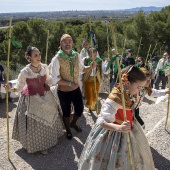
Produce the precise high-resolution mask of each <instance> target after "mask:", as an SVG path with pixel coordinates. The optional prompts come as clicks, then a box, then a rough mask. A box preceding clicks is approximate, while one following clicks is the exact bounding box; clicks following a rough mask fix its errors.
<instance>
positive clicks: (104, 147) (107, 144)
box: [78, 65, 155, 170]
mask: <svg viewBox="0 0 170 170" xmlns="http://www.w3.org/2000/svg"><path fill="white" fill-rule="evenodd" d="M122 73H123V75H122V79H123V83H124V89H125V91H124V96H125V106H126V114H127V119H128V120H127V121H126V120H124V116H123V109H122V98H121V89H120V87H119V86H115V87H114V88H113V89H112V91H111V93H110V94H109V97H108V98H107V99H106V101H105V104H103V106H102V109H101V117H99V118H98V120H97V122H96V124H95V125H94V127H93V129H92V130H91V132H90V134H89V136H88V138H87V140H86V143H85V145H84V149H83V151H82V154H81V157H80V160H79V163H78V169H79V170H87V169H90V170H103V169H107V170H116V169H117V170H118V169H131V166H130V158H129V152H128V144H127V138H126V135H127V134H126V133H129V134H128V135H129V136H130V151H131V154H132V166H133V169H140V170H148V169H149V170H154V169H155V168H154V163H153V159H152V155H151V151H150V147H149V144H148V141H147V139H146V137H145V134H144V132H143V130H142V128H141V126H140V125H139V123H138V122H137V121H136V120H135V119H134V116H133V115H134V108H133V105H134V102H135V101H134V100H135V99H134V98H133V95H134V94H136V93H138V92H139V91H140V90H141V89H142V87H143V86H145V84H146V77H145V75H144V73H143V72H142V71H141V70H140V69H139V68H137V67H135V66H131V65H130V66H128V67H126V68H125V69H123V70H122Z"/></svg>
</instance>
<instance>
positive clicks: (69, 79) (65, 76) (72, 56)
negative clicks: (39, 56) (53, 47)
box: [51, 34, 94, 140]
mask: <svg viewBox="0 0 170 170" xmlns="http://www.w3.org/2000/svg"><path fill="white" fill-rule="evenodd" d="M60 47H61V49H60V50H59V51H58V53H57V54H56V56H55V57H54V58H53V59H52V62H51V77H52V84H53V85H54V84H55V85H56V84H58V91H57V93H58V97H59V99H60V104H61V108H62V111H63V122H64V125H65V128H66V137H67V139H69V140H71V139H72V138H73V136H72V133H71V129H70V127H71V128H74V129H75V130H76V131H77V132H82V129H81V128H80V127H79V126H78V125H77V124H76V123H77V120H78V119H79V117H80V116H81V115H82V113H83V108H84V106H83V99H82V94H81V91H80V88H79V85H78V79H79V73H80V72H82V73H83V72H86V71H88V70H89V69H91V68H93V67H94V63H93V62H92V63H91V64H90V66H86V67H84V66H83V63H82V60H81V59H80V56H79V54H78V53H77V52H75V51H74V50H73V49H72V47H73V40H72V37H71V36H70V35H69V34H64V35H63V36H62V37H61V39H60ZM71 103H73V106H74V116H73V120H72V121H71V122H70V114H71Z"/></svg>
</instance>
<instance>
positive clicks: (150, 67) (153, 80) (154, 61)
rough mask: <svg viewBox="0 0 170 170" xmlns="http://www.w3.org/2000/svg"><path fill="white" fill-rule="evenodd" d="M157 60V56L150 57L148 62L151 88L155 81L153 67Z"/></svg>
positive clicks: (154, 67)
mask: <svg viewBox="0 0 170 170" xmlns="http://www.w3.org/2000/svg"><path fill="white" fill-rule="evenodd" d="M157 64H158V61H157V57H152V58H151V62H150V63H149V65H148V66H149V71H150V75H151V87H152V88H153V86H154V82H155V69H156V67H157Z"/></svg>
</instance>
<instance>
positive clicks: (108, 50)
mask: <svg viewBox="0 0 170 170" xmlns="http://www.w3.org/2000/svg"><path fill="white" fill-rule="evenodd" d="M106 31H107V57H108V59H110V46H109V29H108V23H107V21H106ZM108 81H109V93H110V75H109V76H108Z"/></svg>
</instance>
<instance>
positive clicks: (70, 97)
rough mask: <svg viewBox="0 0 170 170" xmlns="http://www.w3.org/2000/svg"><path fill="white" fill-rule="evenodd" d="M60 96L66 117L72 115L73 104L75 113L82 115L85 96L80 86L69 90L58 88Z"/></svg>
mask: <svg viewBox="0 0 170 170" xmlns="http://www.w3.org/2000/svg"><path fill="white" fill-rule="evenodd" d="M58 97H59V100H60V105H61V109H62V111H63V116H64V117H70V114H71V104H72V103H73V106H74V113H75V115H76V116H78V117H80V116H81V115H82V113H83V109H84V105H83V98H82V93H81V91H80V88H79V87H78V88H77V89H75V90H73V91H69V92H63V91H60V90H58Z"/></svg>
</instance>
